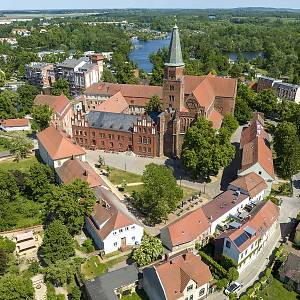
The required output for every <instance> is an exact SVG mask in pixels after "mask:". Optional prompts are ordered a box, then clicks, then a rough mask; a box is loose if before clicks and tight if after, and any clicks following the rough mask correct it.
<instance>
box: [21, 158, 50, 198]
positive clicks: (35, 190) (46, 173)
mask: <svg viewBox="0 0 300 300" xmlns="http://www.w3.org/2000/svg"><path fill="white" fill-rule="evenodd" d="M53 184H54V172H53V170H52V169H51V168H50V167H49V166H47V165H44V164H42V163H38V162H37V163H35V164H33V165H32V166H30V168H29V173H28V174H26V175H25V179H24V186H25V192H26V195H27V196H28V198H29V199H32V200H34V201H39V202H43V201H44V199H43V196H44V195H46V194H48V193H50V192H51V191H52V189H53Z"/></svg>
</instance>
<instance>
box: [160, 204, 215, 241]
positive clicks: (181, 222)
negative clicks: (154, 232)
mask: <svg viewBox="0 0 300 300" xmlns="http://www.w3.org/2000/svg"><path fill="white" fill-rule="evenodd" d="M209 227H210V224H209V222H208V219H207V217H206V216H205V214H204V213H203V210H202V208H198V209H196V210H194V211H192V212H190V213H188V214H186V215H185V216H183V217H181V218H180V219H178V220H176V221H175V222H173V223H171V224H169V225H168V226H167V227H166V228H165V229H166V230H167V231H168V234H169V236H170V240H171V243H172V245H173V246H178V245H181V244H185V243H188V242H191V241H194V240H195V239H197V238H198V237H199V236H200V235H201V234H203V233H204V232H205V231H207V230H208V229H209Z"/></svg>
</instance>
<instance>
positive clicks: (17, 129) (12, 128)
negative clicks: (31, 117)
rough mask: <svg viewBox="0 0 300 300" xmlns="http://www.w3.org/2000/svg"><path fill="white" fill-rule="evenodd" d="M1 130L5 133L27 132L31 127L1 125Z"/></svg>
mask: <svg viewBox="0 0 300 300" xmlns="http://www.w3.org/2000/svg"><path fill="white" fill-rule="evenodd" d="M0 129H1V130H4V131H26V130H30V125H27V126H16V127H5V126H3V125H1V126H0Z"/></svg>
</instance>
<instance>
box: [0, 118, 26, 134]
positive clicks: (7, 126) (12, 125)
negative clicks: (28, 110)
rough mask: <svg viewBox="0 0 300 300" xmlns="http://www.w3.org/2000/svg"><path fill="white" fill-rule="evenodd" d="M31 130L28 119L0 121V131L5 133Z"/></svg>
mask: <svg viewBox="0 0 300 300" xmlns="http://www.w3.org/2000/svg"><path fill="white" fill-rule="evenodd" d="M30 129H31V127H30V123H29V120H28V119H26V118H24V119H6V120H0V130H3V131H24V130H25V131H27V130H30Z"/></svg>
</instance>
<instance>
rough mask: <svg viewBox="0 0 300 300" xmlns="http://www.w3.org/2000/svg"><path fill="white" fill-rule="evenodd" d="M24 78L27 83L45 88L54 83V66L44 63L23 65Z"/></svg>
mask: <svg viewBox="0 0 300 300" xmlns="http://www.w3.org/2000/svg"><path fill="white" fill-rule="evenodd" d="M25 70H26V74H25V78H26V80H27V81H28V83H30V84H32V85H34V86H36V87H38V88H41V89H43V88H47V87H50V86H51V85H52V83H53V82H54V81H55V77H54V65H53V64H51V63H44V62H32V63H30V64H27V65H25Z"/></svg>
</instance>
